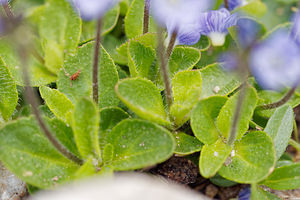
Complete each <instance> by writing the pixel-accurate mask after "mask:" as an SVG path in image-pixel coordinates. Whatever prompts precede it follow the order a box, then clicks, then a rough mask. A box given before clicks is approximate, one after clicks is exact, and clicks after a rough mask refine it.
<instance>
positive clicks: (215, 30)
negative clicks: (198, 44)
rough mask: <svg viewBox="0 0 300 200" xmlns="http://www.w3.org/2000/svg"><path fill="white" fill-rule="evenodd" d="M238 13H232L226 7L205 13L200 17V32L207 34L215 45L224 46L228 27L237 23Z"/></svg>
mask: <svg viewBox="0 0 300 200" xmlns="http://www.w3.org/2000/svg"><path fill="white" fill-rule="evenodd" d="M237 19H238V17H237V14H233V15H231V14H230V12H229V11H228V10H227V9H226V8H221V9H220V10H213V11H209V12H206V13H203V14H202V15H201V17H200V33H201V34H203V35H207V36H208V37H209V38H210V39H211V42H212V45H213V46H222V45H223V44H224V42H225V37H226V35H227V34H228V28H229V27H231V26H234V25H236V22H237Z"/></svg>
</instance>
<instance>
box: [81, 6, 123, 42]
mask: <svg viewBox="0 0 300 200" xmlns="http://www.w3.org/2000/svg"><path fill="white" fill-rule="evenodd" d="M119 15H120V6H119V5H118V4H117V5H116V6H115V7H114V8H112V9H110V10H109V11H108V12H107V13H106V14H105V15H104V17H103V19H102V28H101V29H102V30H101V35H106V34H108V33H109V32H111V31H112V30H113V29H114V27H115V26H116V25H117V22H118V19H119ZM96 26H97V22H96V21H95V20H94V21H84V22H83V23H82V34H81V38H80V41H81V43H86V42H88V41H91V40H93V39H94V38H95V36H96Z"/></svg>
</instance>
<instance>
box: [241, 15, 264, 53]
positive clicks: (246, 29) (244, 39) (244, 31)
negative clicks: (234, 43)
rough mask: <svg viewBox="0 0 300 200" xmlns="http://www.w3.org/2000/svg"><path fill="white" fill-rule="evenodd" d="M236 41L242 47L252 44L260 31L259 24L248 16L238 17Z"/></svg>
mask: <svg viewBox="0 0 300 200" xmlns="http://www.w3.org/2000/svg"><path fill="white" fill-rule="evenodd" d="M237 31H238V41H239V44H240V46H241V47H242V48H243V49H246V48H247V47H249V46H251V45H253V44H254V43H255V41H256V40H257V35H258V33H259V32H260V31H261V29H260V26H259V24H258V23H257V22H256V21H254V20H253V19H250V18H240V19H239V20H238V21H237Z"/></svg>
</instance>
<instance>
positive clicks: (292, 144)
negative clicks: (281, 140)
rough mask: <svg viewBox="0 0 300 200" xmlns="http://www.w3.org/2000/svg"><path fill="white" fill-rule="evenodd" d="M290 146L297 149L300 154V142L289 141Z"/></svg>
mask: <svg viewBox="0 0 300 200" xmlns="http://www.w3.org/2000/svg"><path fill="white" fill-rule="evenodd" d="M289 145H291V146H292V147H294V148H295V149H297V151H299V152H300V144H299V143H298V142H296V141H295V140H293V139H290V140H289Z"/></svg>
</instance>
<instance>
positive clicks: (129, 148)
mask: <svg viewBox="0 0 300 200" xmlns="http://www.w3.org/2000/svg"><path fill="white" fill-rule="evenodd" d="M107 142H108V143H110V144H112V145H113V147H114V158H113V164H112V165H113V167H114V169H115V170H118V171H124V170H133V169H139V168H143V167H147V166H152V165H154V164H157V163H160V162H163V161H165V160H167V159H168V158H169V157H171V156H172V154H173V152H174V150H175V141H174V138H173V136H172V134H171V133H170V132H169V131H167V130H166V129H164V128H162V127H160V126H158V125H156V124H153V123H151V122H147V121H143V120H137V119H134V120H129V119H126V120H123V121H122V122H121V123H119V124H118V125H117V126H115V127H114V128H113V130H112V131H111V132H110V134H109V136H108V139H107Z"/></svg>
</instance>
